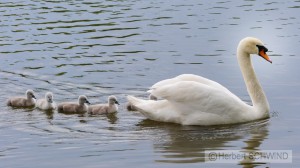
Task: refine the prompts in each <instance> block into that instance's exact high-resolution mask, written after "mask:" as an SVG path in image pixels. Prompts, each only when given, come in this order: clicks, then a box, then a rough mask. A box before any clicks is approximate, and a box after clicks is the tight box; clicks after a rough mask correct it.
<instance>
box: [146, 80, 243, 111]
mask: <svg viewBox="0 0 300 168" xmlns="http://www.w3.org/2000/svg"><path fill="white" fill-rule="evenodd" d="M152 94H153V95H154V96H157V97H162V98H164V99H166V100H168V101H169V102H170V103H171V104H172V105H173V106H176V108H177V109H179V110H178V111H182V112H183V113H185V112H186V113H191V112H205V113H214V114H219V115H222V114H226V115H228V114H230V113H231V112H232V111H239V110H238V109H240V110H243V109H244V108H246V106H247V105H246V104H245V103H244V102H243V101H241V100H240V99H239V98H237V97H236V96H232V94H228V93H227V92H224V91H223V90H220V89H218V88H214V87H211V86H208V85H205V84H202V83H198V82H194V81H181V82H176V83H174V84H169V85H164V86H161V87H158V88H156V89H154V90H153V91H152ZM228 116H229V115H228Z"/></svg>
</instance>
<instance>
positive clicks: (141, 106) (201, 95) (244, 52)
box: [127, 37, 272, 125]
mask: <svg viewBox="0 0 300 168" xmlns="http://www.w3.org/2000/svg"><path fill="white" fill-rule="evenodd" d="M267 51H268V49H267V48H266V47H264V45H263V43H262V42H261V41H260V40H259V39H256V38H253V37H247V38H244V39H242V40H241V41H240V43H239V45H238V48H237V59H238V63H239V65H240V69H241V71H242V74H243V77H244V81H245V84H246V87H247V90H248V93H249V95H250V97H251V100H252V104H253V106H250V105H248V104H246V103H245V102H243V101H242V100H241V99H239V98H238V97H237V96H236V95H234V94H233V93H231V92H230V91H229V90H228V89H226V88H225V87H223V86H222V85H220V84H219V83H217V82H214V81H212V80H209V79H206V78H204V77H201V76H197V75H192V74H184V75H180V76H177V77H175V78H172V79H167V80H163V81H160V82H158V83H156V84H154V85H153V86H152V87H151V90H150V91H149V92H150V93H151V94H152V95H154V96H156V97H159V98H162V99H163V100H158V101H153V100H142V99H139V98H136V97H133V96H128V97H127V99H128V101H129V103H130V104H132V105H133V106H134V107H136V108H137V110H138V111H139V112H141V113H142V114H143V115H144V116H145V117H147V118H148V119H151V120H155V121H162V122H173V123H179V124H182V125H220V124H234V123H242V122H248V121H253V120H258V119H263V118H267V117H269V103H268V100H267V98H266V96H265V94H264V92H263V89H262V87H261V86H260V84H259V82H258V79H257V77H256V75H255V72H254V69H253V66H252V62H251V58H250V54H258V55H259V56H261V57H263V58H264V59H265V60H267V61H269V62H270V63H272V61H271V60H270V58H269V56H268V55H267V54H266V52H267Z"/></svg>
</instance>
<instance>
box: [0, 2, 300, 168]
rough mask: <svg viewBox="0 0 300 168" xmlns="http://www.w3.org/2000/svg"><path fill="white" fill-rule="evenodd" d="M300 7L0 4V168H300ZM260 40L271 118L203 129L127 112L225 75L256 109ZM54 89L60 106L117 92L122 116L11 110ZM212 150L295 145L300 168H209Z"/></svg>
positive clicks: (262, 75)
mask: <svg viewBox="0 0 300 168" xmlns="http://www.w3.org/2000/svg"><path fill="white" fill-rule="evenodd" d="M299 12H300V1H299V0H293V1H269V0H266V1H255V0H245V1H238V2H237V1H196V0H184V1H181V0H173V1H170V0H168V1H162V0H155V1H139V0H132V1H130V0H128V1H127V0H123V1H119V0H112V1H93V0H87V1H81V0H64V1H57V0H44V1H42V0H29V1H22V0H19V1H18V0H16V1H5V0H4V1H1V2H0V28H1V29H0V88H1V92H0V93H1V94H0V102H1V103H0V114H1V117H0V135H1V138H0V167H45V168H46V167H53V166H56V167H57V166H62V165H63V167H87V168H92V167H117V166H123V167H124V166H125V167H137V166H143V167H186V166H188V167H299V166H300V162H299V157H300V145H299V143H298V139H299V137H300V136H299V135H300V134H299V131H300V129H299V128H300V127H299V122H300V117H299V113H298V112H299V109H300V103H299V102H300V78H299V74H298V73H299V72H300V68H299V65H298V64H299V62H300V57H299V53H300V48H299V44H300V37H299V34H300V18H299ZM246 36H254V37H257V38H259V39H261V40H262V41H263V42H264V43H265V45H266V47H267V48H268V49H269V52H268V53H269V56H270V58H271V59H272V60H273V64H270V63H268V62H266V61H264V60H263V59H261V58H259V57H253V64H254V68H255V70H256V73H257V76H258V78H259V80H260V83H261V85H262V86H263V88H264V91H265V93H266V95H267V97H268V100H269V103H270V107H271V111H270V114H271V115H270V116H271V117H270V118H269V119H266V120H262V121H255V122H251V123H246V124H238V125H228V126H214V127H200V126H181V125H177V124H169V123H159V122H154V121H150V120H147V119H145V117H143V116H142V115H141V114H139V113H138V112H129V111H127V110H126V108H125V104H126V95H135V96H139V97H145V98H146V97H147V96H148V95H147V93H146V91H147V89H148V88H149V87H150V86H151V85H152V84H154V83H156V82H158V81H160V80H163V79H167V78H171V77H174V76H176V75H179V74H183V73H192V74H196V75H201V76H204V77H206V78H209V79H212V80H215V81H217V82H219V83H221V84H222V85H224V86H225V87H227V88H228V89H229V90H231V91H232V92H233V93H235V94H236V95H237V96H238V97H240V98H241V99H242V100H244V101H246V102H251V100H250V97H249V96H248V93H247V91H246V87H245V85H244V82H243V79H242V76H241V72H240V70H239V67H238V64H237V60H236V56H235V54H236V47H237V44H238V42H239V41H240V40H241V39H242V38H244V37H246ZM27 89H33V90H34V91H35V93H36V96H37V98H42V97H44V94H45V92H47V91H51V92H53V94H54V99H55V101H56V102H57V103H59V102H62V101H73V100H74V101H76V100H77V97H78V96H79V95H81V94H84V95H86V96H87V97H88V98H89V101H90V102H91V103H93V104H95V103H100V102H106V100H107V97H108V96H109V95H115V96H116V97H117V98H118V100H119V102H120V103H121V105H120V107H119V111H118V113H117V114H114V115H108V116H106V115H103V116H88V115H66V114H62V113H57V112H56V111H55V112H44V111H40V110H38V109H13V108H11V107H7V106H6V103H5V102H6V100H7V98H8V97H11V96H15V95H24V92H25V91H26V90H27ZM206 150H252V151H260V150H292V152H293V160H292V163H285V164H280V163H266V162H263V163H261V162H260V163H241V162H237V163H233V164H216V163H205V155H204V152H205V151H206Z"/></svg>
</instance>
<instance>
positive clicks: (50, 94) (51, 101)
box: [45, 92, 53, 103]
mask: <svg viewBox="0 0 300 168" xmlns="http://www.w3.org/2000/svg"><path fill="white" fill-rule="evenodd" d="M45 99H46V100H47V102H49V103H53V94H52V93H51V92H47V93H46V95H45Z"/></svg>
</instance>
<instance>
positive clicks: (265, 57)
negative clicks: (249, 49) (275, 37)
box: [258, 50, 272, 64]
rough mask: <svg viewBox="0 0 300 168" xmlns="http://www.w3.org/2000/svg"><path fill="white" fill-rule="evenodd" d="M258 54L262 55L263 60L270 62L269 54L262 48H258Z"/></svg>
mask: <svg viewBox="0 0 300 168" xmlns="http://www.w3.org/2000/svg"><path fill="white" fill-rule="evenodd" d="M258 55H259V56H261V57H263V58H264V59H265V60H267V61H268V62H270V63H271V64H272V60H271V59H270V58H269V56H268V55H267V53H266V52H265V51H264V50H260V51H259V54H258Z"/></svg>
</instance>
